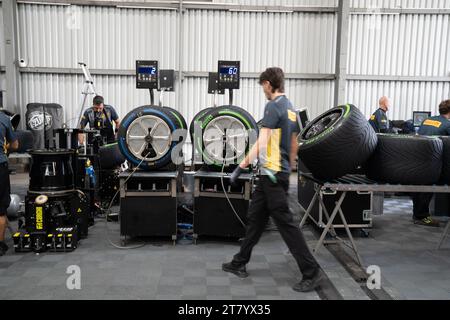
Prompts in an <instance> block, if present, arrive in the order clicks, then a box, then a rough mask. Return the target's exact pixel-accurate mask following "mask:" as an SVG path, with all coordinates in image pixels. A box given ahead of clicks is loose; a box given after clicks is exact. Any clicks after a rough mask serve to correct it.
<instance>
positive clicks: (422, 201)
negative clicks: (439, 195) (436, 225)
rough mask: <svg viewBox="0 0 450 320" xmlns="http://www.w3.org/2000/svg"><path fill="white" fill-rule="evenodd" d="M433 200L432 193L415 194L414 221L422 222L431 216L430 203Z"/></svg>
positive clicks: (413, 198)
mask: <svg viewBox="0 0 450 320" xmlns="http://www.w3.org/2000/svg"><path fill="white" fill-rule="evenodd" d="M432 198H433V194H432V193H413V195H412V200H413V213H414V219H417V220H422V219H425V218H428V217H429V216H430V201H431V199H432Z"/></svg>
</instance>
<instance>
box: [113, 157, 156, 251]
mask: <svg viewBox="0 0 450 320" xmlns="http://www.w3.org/2000/svg"><path fill="white" fill-rule="evenodd" d="M149 155H150V152H149V153H147V154H146V155H145V156H144V157H143V159H142V160H141V162H140V163H139V164H138V165H137V166H136V168H134V169H133V171H132V172H131V174H130V175H129V176H128V178H126V180H125V182H124V183H123V186H125V185H126V183H127V182H128V180H130V178H131V177H132V176H133V175H134V173H135V172H136V170H137V169H139V167H140V166H141V164H142V163H143V162H144V160H145V159H146V158H147V157H148V156H149ZM120 190H121V188H120V187H119V189H118V190H117V191H116V193H115V194H114V197H113V198H112V199H111V202H110V203H109V206H108V209H106V218H105V227H106V239H107V240H108V242H109V244H111V245H112V246H113V247H115V248H117V249H124V250H125V249H130V250H131V249H138V248H142V247H143V246H145V245H146V243H143V244H140V245H137V246H134V247H123V246H120V245H117V244H115V243H114V242H113V241H112V240H111V238H110V237H109V234H108V212H110V211H111V207H112V205H113V203H114V200H115V199H116V197H117V195H118V194H119V192H120ZM119 223H120V214H119Z"/></svg>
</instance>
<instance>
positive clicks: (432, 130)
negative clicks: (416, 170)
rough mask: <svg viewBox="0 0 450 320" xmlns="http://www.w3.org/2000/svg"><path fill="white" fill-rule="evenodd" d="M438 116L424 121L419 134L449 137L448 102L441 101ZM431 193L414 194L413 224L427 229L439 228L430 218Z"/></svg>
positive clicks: (449, 112) (438, 224)
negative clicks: (427, 227)
mask: <svg viewBox="0 0 450 320" xmlns="http://www.w3.org/2000/svg"><path fill="white" fill-rule="evenodd" d="M439 113H440V115H439V116H436V117H431V118H429V119H427V120H425V121H424V122H423V123H422V125H421V126H420V129H419V134H420V135H423V136H450V100H446V101H443V102H442V103H441V104H440V105H439ZM432 198H433V194H432V193H414V194H413V196H412V199H413V212H414V215H413V218H414V223H415V224H420V225H423V226H429V227H439V226H440V223H439V221H436V220H434V219H433V218H431V215H430V201H431V199H432Z"/></svg>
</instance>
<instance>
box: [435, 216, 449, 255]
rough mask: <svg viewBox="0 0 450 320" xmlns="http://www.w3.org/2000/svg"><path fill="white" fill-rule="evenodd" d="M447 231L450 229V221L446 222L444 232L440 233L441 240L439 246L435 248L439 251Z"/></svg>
mask: <svg viewBox="0 0 450 320" xmlns="http://www.w3.org/2000/svg"><path fill="white" fill-rule="evenodd" d="M449 229H450V220H449V221H448V222H447V225H446V226H445V230H444V232H443V233H442V236H441V240H439V244H438V246H437V250H439V249H440V248H441V247H442V245H443V244H444V241H445V239H447V236H448V231H449Z"/></svg>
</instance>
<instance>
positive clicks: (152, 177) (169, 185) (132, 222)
mask: <svg viewBox="0 0 450 320" xmlns="http://www.w3.org/2000/svg"><path fill="white" fill-rule="evenodd" d="M130 175H131V172H130V171H127V172H123V173H120V174H119V179H120V215H119V219H120V235H121V240H122V244H124V243H125V241H126V237H167V238H170V239H171V240H172V242H173V244H174V245H175V244H176V240H177V207H178V205H177V179H178V171H168V172H146V171H136V172H135V173H134V175H133V176H132V177H130Z"/></svg>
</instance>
